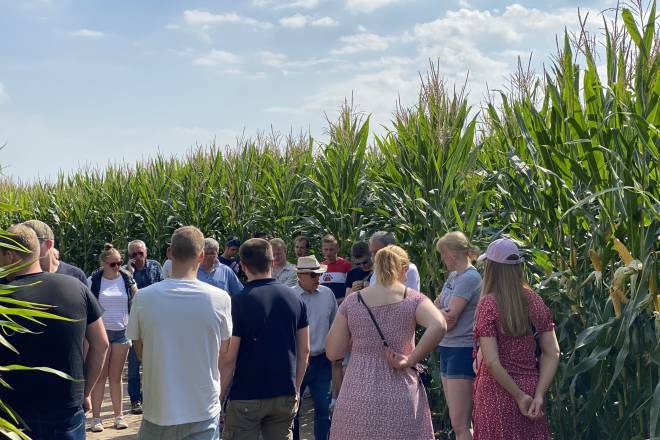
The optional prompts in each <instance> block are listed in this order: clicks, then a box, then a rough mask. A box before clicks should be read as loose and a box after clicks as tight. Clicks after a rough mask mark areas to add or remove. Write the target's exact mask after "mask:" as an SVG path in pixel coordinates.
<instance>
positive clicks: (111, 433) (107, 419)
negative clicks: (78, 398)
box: [87, 381, 314, 440]
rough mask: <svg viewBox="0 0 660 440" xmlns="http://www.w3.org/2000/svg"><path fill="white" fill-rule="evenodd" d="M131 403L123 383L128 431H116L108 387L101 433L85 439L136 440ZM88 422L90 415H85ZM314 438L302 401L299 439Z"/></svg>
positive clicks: (311, 416) (310, 413)
mask: <svg viewBox="0 0 660 440" xmlns="http://www.w3.org/2000/svg"><path fill="white" fill-rule="evenodd" d="M130 409H131V403H130V401H129V399H128V392H127V391H126V381H124V416H125V418H126V422H127V423H128V429H122V430H117V429H115V428H114V427H113V426H112V424H113V421H114V418H113V416H112V404H111V403H110V395H109V394H108V387H107V386H106V389H105V397H104V399H103V406H102V407H101V419H102V420H103V427H104V428H105V430H104V431H103V432H99V433H95V432H91V431H87V438H88V439H89V440H109V439H121V440H134V439H137V431H138V429H139V428H140V422H141V421H142V416H136V415H133V414H131V413H130ZM87 417H88V420H89V418H90V417H91V414H88V415H87ZM313 437H314V412H313V407H312V399H305V400H303V408H302V414H301V420H300V438H301V440H313Z"/></svg>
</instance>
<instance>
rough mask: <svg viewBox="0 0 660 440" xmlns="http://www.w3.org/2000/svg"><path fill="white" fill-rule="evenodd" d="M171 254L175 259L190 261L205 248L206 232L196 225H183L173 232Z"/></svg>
mask: <svg viewBox="0 0 660 440" xmlns="http://www.w3.org/2000/svg"><path fill="white" fill-rule="evenodd" d="M170 242H171V243H172V245H171V246H170V248H169V250H170V256H171V258H172V259H174V260H179V261H190V260H192V259H195V258H197V257H198V256H199V254H200V253H201V252H202V251H203V250H204V234H202V231H200V230H199V229H197V228H196V227H194V226H183V227H180V228H178V229H177V230H176V231H174V233H173V234H172V238H171V240H170Z"/></svg>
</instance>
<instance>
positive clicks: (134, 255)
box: [131, 251, 144, 258]
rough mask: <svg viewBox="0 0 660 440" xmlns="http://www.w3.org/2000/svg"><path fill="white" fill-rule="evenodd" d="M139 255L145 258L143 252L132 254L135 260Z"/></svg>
mask: <svg viewBox="0 0 660 440" xmlns="http://www.w3.org/2000/svg"><path fill="white" fill-rule="evenodd" d="M138 255H139V256H141V257H144V252H142V251H137V252H133V253H132V254H131V258H135V257H137V256H138Z"/></svg>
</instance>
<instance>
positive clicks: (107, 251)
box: [99, 243, 121, 263]
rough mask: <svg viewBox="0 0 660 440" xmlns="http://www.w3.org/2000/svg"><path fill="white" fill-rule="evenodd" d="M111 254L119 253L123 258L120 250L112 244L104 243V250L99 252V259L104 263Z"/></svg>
mask: <svg viewBox="0 0 660 440" xmlns="http://www.w3.org/2000/svg"><path fill="white" fill-rule="evenodd" d="M111 255H117V256H118V257H119V259H120V260H121V252H119V251H118V250H117V248H115V247H114V246H113V245H112V244H110V243H106V244H104V245H103V250H102V251H101V253H100V254H99V261H101V263H103V262H105V259H106V258H108V257H109V256H111Z"/></svg>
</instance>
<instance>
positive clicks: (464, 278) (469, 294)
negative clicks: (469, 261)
mask: <svg viewBox="0 0 660 440" xmlns="http://www.w3.org/2000/svg"><path fill="white" fill-rule="evenodd" d="M480 289H481V275H479V271H478V270H477V269H475V268H474V267H468V268H467V269H465V270H464V271H463V272H461V273H458V272H452V273H450V274H449V277H448V278H447V281H445V284H444V285H443V286H442V291H441V292H440V308H441V309H446V308H447V307H449V303H450V302H451V299H452V298H453V297H455V296H458V297H461V298H463V299H464V300H466V301H467V304H466V305H465V308H464V309H463V312H462V313H461V314H460V315H459V316H458V320H457V321H456V325H454V328H452V329H451V330H449V331H448V332H447V334H446V335H445V337H444V338H442V341H440V346H441V347H472V329H473V328H474V313H475V311H476V310H477V304H478V303H479V294H480V293H481V290H480Z"/></svg>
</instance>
